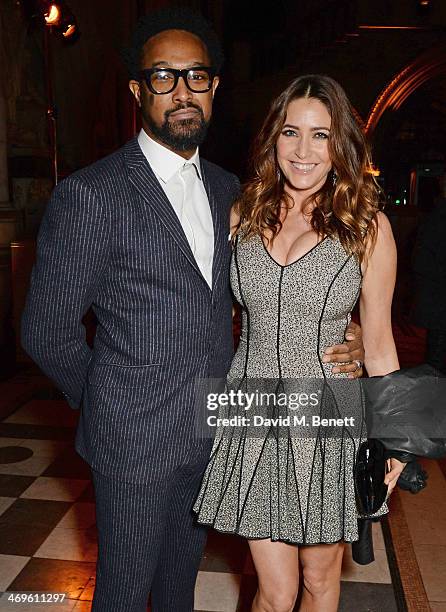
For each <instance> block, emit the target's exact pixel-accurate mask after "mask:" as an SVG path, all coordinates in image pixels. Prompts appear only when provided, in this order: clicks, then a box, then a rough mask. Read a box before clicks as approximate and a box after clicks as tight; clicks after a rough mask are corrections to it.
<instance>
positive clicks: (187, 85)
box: [22, 11, 347, 612]
mask: <svg viewBox="0 0 446 612" xmlns="http://www.w3.org/2000/svg"><path fill="white" fill-rule="evenodd" d="M129 58H130V67H131V70H132V75H131V76H132V79H131V81H130V88H131V90H132V93H133V95H134V96H135V98H136V100H137V102H138V105H139V106H140V107H141V114H142V124H143V130H142V131H141V133H140V134H139V136H138V137H137V138H134V139H133V140H131V141H130V142H128V143H127V144H126V145H125V146H124V147H123V148H122V149H120V150H118V151H117V152H115V153H113V154H112V155H110V156H109V157H106V158H105V159H102V160H100V161H99V162H97V163H95V164H93V165H92V166H89V167H88V168H85V169H84V170H81V171H79V172H77V173H75V174H73V175H71V176H70V177H69V178H67V179H66V180H64V181H62V182H61V183H60V184H59V185H58V186H57V188H56V189H55V190H54V192H53V195H52V198H51V200H50V203H49V205H48V208H47V211H46V213H45V217H44V219H43V221H42V226H41V230H40V233H39V239H38V254H37V262H36V265H35V267H34V270H33V275H32V282H31V288H30V292H29V295H28V300H27V304H26V309H25V312H24V315H23V324H22V343H23V345H24V347H25V349H26V350H27V352H28V353H29V354H30V355H31V356H32V357H33V358H34V360H35V361H36V362H37V363H38V364H39V365H40V366H41V368H42V370H43V371H44V372H46V373H47V374H48V375H49V376H50V377H51V378H52V379H53V380H54V381H55V383H56V384H57V385H58V386H59V388H60V389H61V390H62V391H63V392H64V394H65V396H66V398H67V400H68V402H69V403H70V405H71V406H72V407H78V406H82V410H81V417H80V421H79V426H78V431H77V436H76V448H77V450H78V452H79V453H80V454H81V455H82V457H84V458H85V460H86V461H87V462H88V463H89V465H90V466H91V467H92V473H93V480H94V485H95V493H96V510H97V527H98V541H99V556H98V564H97V581H96V590H95V595H94V601H93V610H95V611H103V612H119V611H121V610H122V611H124V610H126V611H127V612H133V611H134V612H142V611H143V610H145V609H146V605H147V599H148V595H149V593H150V592H151V601H152V610H153V611H155V612H190V611H191V610H192V609H193V591H194V583H195V579H196V575H197V571H198V566H199V562H200V556H201V553H202V550H203V546H204V543H205V535H206V533H205V530H204V529H203V528H201V527H199V526H197V525H195V524H194V522H193V516H192V514H191V507H192V504H193V501H194V497H195V495H196V493H197V490H198V486H199V484H200V479H201V476H202V474H203V471H204V468H205V466H206V462H207V459H208V457H209V453H210V444H211V442H210V441H209V440H201V439H198V438H197V437H196V436H195V435H194V408H193V407H194V381H195V380H196V379H197V378H202V377H207V376H210V377H215V378H218V377H224V376H225V374H226V372H227V369H228V367H229V364H230V360H231V356H232V326H231V298H230V293H229V283H228V270H229V259H230V245H229V243H228V232H229V209H230V206H231V202H232V201H233V200H234V198H235V197H236V195H237V193H238V188H239V183H238V180H237V178H236V177H235V176H234V175H232V174H229V173H228V172H226V171H224V170H223V169H221V168H219V167H217V166H215V165H214V164H211V163H209V162H207V161H205V160H203V159H200V158H199V155H198V148H197V147H198V146H199V144H200V143H201V142H202V140H203V138H204V136H205V133H206V127H207V124H208V122H209V120H210V117H211V109H212V100H213V96H214V93H215V90H216V88H217V86H218V76H217V74H218V69H219V67H220V64H221V60H222V55H221V51H220V48H219V45H218V42H217V41H216V39H215V37H214V35H213V33H212V32H211V31H210V30H209V27H208V25H207V24H206V23H205V22H204V21H203V20H201V18H199V17H197V16H193V15H192V14H187V13H185V12H183V11H170V12H166V11H162V12H159V13H157V14H156V15H154V16H150V17H149V18H145V19H144V20H143V21H142V22H141V24H140V25H139V27H138V28H137V30H136V33H135V37H134V45H133V55H132V53H130V54H129ZM90 306H91V307H92V308H93V310H94V312H95V314H96V317H97V320H98V327H97V332H96V337H95V342H94V348H93V349H90V348H89V347H88V345H87V343H86V341H85V333H84V329H83V326H82V324H81V319H82V316H83V315H84V314H85V312H86V311H87V309H88V308H89V307H90ZM338 358H339V357H338ZM346 360H347V359H346Z"/></svg>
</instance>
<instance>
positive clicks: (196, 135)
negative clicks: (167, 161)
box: [144, 103, 209, 151]
mask: <svg viewBox="0 0 446 612" xmlns="http://www.w3.org/2000/svg"><path fill="white" fill-rule="evenodd" d="M186 108H195V109H196V110H197V111H198V113H199V115H198V116H197V118H195V117H194V118H192V119H183V120H181V119H180V120H177V121H175V122H171V121H169V117H170V115H171V114H172V113H174V112H175V111H178V110H180V109H181V110H182V109H186ZM144 119H145V120H146V122H147V125H148V127H149V128H150V131H151V132H152V134H153V135H154V136H155V137H156V138H157V139H158V140H159V141H160V142H162V143H164V144H165V145H167V146H168V147H169V148H170V149H173V150H174V151H190V150H192V149H196V148H197V147H198V146H200V145H201V143H202V142H203V141H204V139H205V138H206V133H207V130H208V127H209V122H206V120H205V118H204V114H203V110H202V109H201V108H200V107H199V106H195V104H190V103H189V104H183V105H181V106H177V107H176V108H173V109H171V110H168V111H166V112H165V113H164V122H163V123H162V124H161V125H159V124H157V123H155V122H154V121H153V119H152V118H151V117H150V115H149V114H148V113H146V114H145V117H144Z"/></svg>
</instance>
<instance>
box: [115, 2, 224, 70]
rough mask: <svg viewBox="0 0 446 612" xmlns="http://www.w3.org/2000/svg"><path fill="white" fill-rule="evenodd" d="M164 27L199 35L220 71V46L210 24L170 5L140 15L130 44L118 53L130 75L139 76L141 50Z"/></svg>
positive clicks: (221, 59) (186, 9)
mask: <svg viewBox="0 0 446 612" xmlns="http://www.w3.org/2000/svg"><path fill="white" fill-rule="evenodd" d="M165 30H185V31H186V32H190V33H191V34H195V36H198V38H200V39H201V41H202V42H203V43H204V44H205V45H206V48H207V51H208V54H209V58H210V60H211V64H212V66H213V68H215V70H216V71H217V73H218V72H220V69H221V67H222V65H223V61H224V55H223V50H222V47H221V44H220V41H219V40H218V37H217V35H216V33H215V32H214V30H213V29H212V27H211V26H210V24H209V23H208V22H207V21H206V19H205V18H204V17H203V16H202V15H201V14H200V13H196V12H194V11H192V10H190V9H188V8H185V7H179V6H169V7H165V8H162V9H160V10H158V11H155V12H153V13H149V14H148V15H145V16H144V17H141V19H140V20H139V21H138V23H137V24H136V27H135V30H134V32H133V35H132V38H131V44H130V46H129V47H127V48H125V49H123V50H122V52H121V55H122V58H123V60H124V63H125V65H126V67H127V70H128V73H129V77H130V78H131V79H136V80H137V79H138V72H139V70H140V60H141V52H142V48H143V46H144V45H145V43H146V42H147V41H148V40H149V38H152V36H155V35H156V34H159V33H160V32H164V31H165Z"/></svg>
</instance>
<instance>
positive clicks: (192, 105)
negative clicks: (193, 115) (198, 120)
mask: <svg viewBox="0 0 446 612" xmlns="http://www.w3.org/2000/svg"><path fill="white" fill-rule="evenodd" d="M186 108H195V110H197V111H198V112H199V113H200V115H201V117H202V118H204V115H203V109H202V108H201V106H198V104H193V103H192V102H187V103H185V104H179V105H178V106H176V107H175V108H171V109H169V110H167V111H166V112H165V113H164V117H165V119H166V120H167V119H168V118H169V117H170V115H171V114H172V113H176V112H177V111H179V110H185V109H186Z"/></svg>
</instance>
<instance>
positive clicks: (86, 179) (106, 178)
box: [63, 139, 135, 189]
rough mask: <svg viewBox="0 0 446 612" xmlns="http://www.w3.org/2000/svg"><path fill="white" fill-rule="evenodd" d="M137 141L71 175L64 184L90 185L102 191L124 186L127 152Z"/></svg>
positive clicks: (128, 143)
mask: <svg viewBox="0 0 446 612" xmlns="http://www.w3.org/2000/svg"><path fill="white" fill-rule="evenodd" d="M134 140H135V139H132V140H130V141H129V142H127V143H126V144H125V145H124V146H122V147H120V148H119V149H117V150H116V151H113V153H110V154H109V155H106V156H105V157H102V158H101V159H98V160H97V161H95V162H93V163H92V164H90V165H88V166H85V168H81V169H80V170H76V171H75V172H73V173H72V174H70V175H69V176H68V177H67V178H66V179H64V181H63V182H64V183H66V184H70V183H71V184H80V185H88V186H90V187H92V188H93V189H94V188H98V187H99V188H100V189H107V188H109V189H114V188H115V187H116V186H118V185H122V178H123V177H124V176H125V175H126V173H127V171H126V167H125V153H126V150H127V149H128V148H129V146H131V145H132V144H133V141H134Z"/></svg>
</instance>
